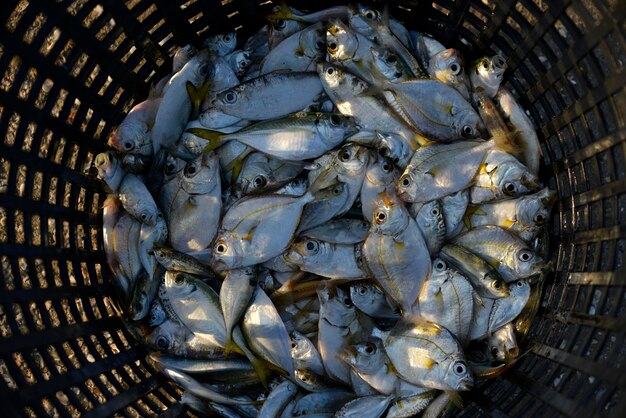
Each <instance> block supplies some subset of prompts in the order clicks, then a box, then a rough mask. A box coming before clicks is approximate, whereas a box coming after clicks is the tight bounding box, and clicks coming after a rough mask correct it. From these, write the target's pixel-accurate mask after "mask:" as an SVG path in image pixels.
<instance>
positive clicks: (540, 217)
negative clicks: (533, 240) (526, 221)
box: [534, 213, 546, 225]
mask: <svg viewBox="0 0 626 418" xmlns="http://www.w3.org/2000/svg"><path fill="white" fill-rule="evenodd" d="M534 221H535V223H536V224H537V225H543V223H544V222H545V221H546V217H545V216H543V215H542V214H541V213H538V214H537V215H535V219H534Z"/></svg>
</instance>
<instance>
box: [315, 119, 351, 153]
mask: <svg viewBox="0 0 626 418" xmlns="http://www.w3.org/2000/svg"><path fill="white" fill-rule="evenodd" d="M318 115H319V119H317V121H316V128H317V132H318V133H319V135H320V137H321V139H322V141H324V142H325V143H326V144H328V145H330V146H331V147H333V146H336V145H337V143H338V142H339V141H340V140H342V139H343V138H345V137H347V136H349V135H352V134H354V133H356V132H357V131H358V129H357V127H356V123H355V122H354V118H353V117H351V116H344V115H340V114H336V113H332V114H324V113H319V114H318Z"/></svg>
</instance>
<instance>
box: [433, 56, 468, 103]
mask: <svg viewBox="0 0 626 418" xmlns="http://www.w3.org/2000/svg"><path fill="white" fill-rule="evenodd" d="M428 75H430V77H431V78H434V79H437V80H439V81H441V82H442V83H445V84H447V85H449V86H450V87H454V88H455V89H456V90H457V91H458V92H459V93H461V95H462V96H463V97H464V98H465V99H466V100H469V99H470V93H469V90H468V88H467V85H468V84H469V81H467V80H466V79H465V72H464V71H463V57H462V56H461V54H460V53H459V51H457V50H456V49H453V48H450V49H444V50H443V51H440V52H438V53H437V54H435V55H434V56H432V57H430V60H429V62H428Z"/></svg>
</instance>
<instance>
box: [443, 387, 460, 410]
mask: <svg viewBox="0 0 626 418" xmlns="http://www.w3.org/2000/svg"><path fill="white" fill-rule="evenodd" d="M445 392H446V394H447V395H448V396H449V397H450V402H452V404H453V405H454V406H456V407H457V408H459V409H461V410H462V409H463V398H461V394H460V393H459V392H456V391H453V390H446V391H445Z"/></svg>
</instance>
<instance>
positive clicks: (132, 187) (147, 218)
mask: <svg viewBox="0 0 626 418" xmlns="http://www.w3.org/2000/svg"><path fill="white" fill-rule="evenodd" d="M118 197H119V199H120V201H121V202H122V205H123V206H124V209H126V211H127V212H128V213H130V214H131V215H132V216H134V217H135V219H137V220H138V221H140V222H142V223H145V224H147V225H150V226H153V225H154V224H155V223H156V221H157V215H158V212H159V210H158V208H157V205H156V202H155V201H154V198H153V197H152V195H151V194H150V192H149V191H148V188H147V187H146V185H145V184H144V183H143V181H141V179H140V178H139V177H137V176H136V175H134V174H127V175H126V176H124V179H123V180H122V182H121V184H120V189H119V193H118Z"/></svg>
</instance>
